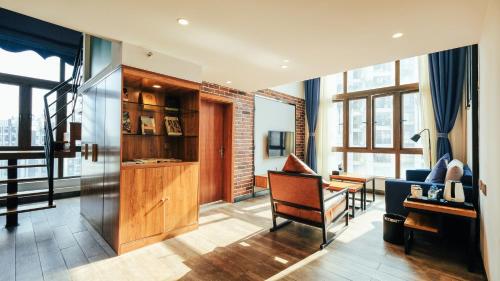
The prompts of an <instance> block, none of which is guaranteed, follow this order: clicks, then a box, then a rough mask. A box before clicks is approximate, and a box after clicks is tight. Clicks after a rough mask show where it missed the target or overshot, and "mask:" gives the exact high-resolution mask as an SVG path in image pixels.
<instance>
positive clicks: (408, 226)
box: [403, 200, 477, 271]
mask: <svg viewBox="0 0 500 281" xmlns="http://www.w3.org/2000/svg"><path fill="white" fill-rule="evenodd" d="M403 206H404V207H405V208H407V209H408V210H409V211H410V213H409V215H408V217H407V218H406V220H405V224H404V226H405V253H406V254H410V250H411V245H412V242H413V232H414V231H423V232H427V233H433V234H436V235H439V234H440V233H441V232H442V226H441V224H442V223H441V222H442V217H443V216H455V217H461V218H464V219H466V220H468V222H469V237H468V246H467V259H468V268H469V271H472V270H473V267H474V262H475V256H476V251H475V244H476V243H475V236H476V219H477V212H476V210H474V209H472V210H470V209H463V208H456V207H450V206H443V205H436V204H429V203H423V202H415V201H408V200H405V201H404V202H403Z"/></svg>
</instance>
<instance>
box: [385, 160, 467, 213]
mask: <svg viewBox="0 0 500 281" xmlns="http://www.w3.org/2000/svg"><path fill="white" fill-rule="evenodd" d="M430 172H431V170H430V169H418V170H407V171H406V180H396V179H391V180H389V179H388V180H386V181H385V211H386V213H393V214H400V215H403V216H406V215H408V211H407V210H406V209H405V208H404V207H403V201H404V200H405V198H406V197H407V196H408V195H409V194H410V190H411V185H412V184H418V185H420V186H421V187H422V190H423V194H424V196H426V195H427V191H428V190H429V188H430V187H431V186H432V185H433V184H432V183H426V182H424V181H425V178H426V177H427V175H428V174H429V173H430ZM461 181H462V184H463V186H464V193H465V201H467V202H472V171H471V170H470V168H469V167H468V166H464V175H463V177H462V180H461ZM435 185H436V186H437V187H439V188H441V189H444V184H435ZM441 195H442V194H441Z"/></svg>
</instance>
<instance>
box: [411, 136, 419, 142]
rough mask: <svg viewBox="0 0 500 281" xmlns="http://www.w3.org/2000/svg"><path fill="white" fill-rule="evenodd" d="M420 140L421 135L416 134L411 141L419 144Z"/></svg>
mask: <svg viewBox="0 0 500 281" xmlns="http://www.w3.org/2000/svg"><path fill="white" fill-rule="evenodd" d="M419 139H420V134H415V135H413V137H411V140H412V141H414V142H417V141H418V140H419Z"/></svg>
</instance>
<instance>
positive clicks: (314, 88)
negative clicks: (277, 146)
mask: <svg viewBox="0 0 500 281" xmlns="http://www.w3.org/2000/svg"><path fill="white" fill-rule="evenodd" d="M319 84H320V78H315V79H310V80H306V81H305V88H306V93H305V97H306V117H307V125H308V126H309V139H308V143H307V158H306V163H307V164H308V165H309V167H311V169H313V170H314V171H315V172H317V158H316V141H315V140H316V137H315V133H316V124H317V123H318V122H317V121H318V111H319V99H320V95H319Z"/></svg>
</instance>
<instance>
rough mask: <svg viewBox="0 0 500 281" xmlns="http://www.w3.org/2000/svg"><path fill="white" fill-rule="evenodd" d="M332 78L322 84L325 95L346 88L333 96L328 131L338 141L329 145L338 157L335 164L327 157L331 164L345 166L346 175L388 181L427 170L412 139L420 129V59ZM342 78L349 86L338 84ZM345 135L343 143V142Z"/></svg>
mask: <svg viewBox="0 0 500 281" xmlns="http://www.w3.org/2000/svg"><path fill="white" fill-rule="evenodd" d="M397 71H399V73H397ZM334 76H335V77H337V78H333V76H332V75H330V76H327V77H326V78H325V79H326V80H327V81H326V82H325V83H326V85H328V86H325V87H327V89H337V90H338V89H341V88H342V86H343V85H344V83H347V85H346V86H347V87H344V91H342V92H340V93H337V94H332V95H333V96H332V100H333V106H332V113H331V114H330V115H329V126H330V128H329V129H330V131H332V132H333V134H335V135H336V136H338V137H334V141H332V143H331V145H332V151H333V152H334V153H338V155H336V156H335V157H337V158H335V159H333V158H332V157H333V156H328V159H329V161H335V162H344V161H345V162H346V163H343V164H344V165H345V167H346V171H348V172H352V173H360V174H373V175H378V176H386V177H402V176H404V174H405V172H404V171H405V170H406V169H412V168H417V167H425V165H424V164H423V157H422V146H421V143H420V142H419V143H414V142H413V141H412V140H411V139H410V138H411V137H412V136H413V135H414V134H415V133H418V132H419V131H420V129H421V127H422V124H421V104H420V93H419V88H418V58H408V59H404V60H401V61H395V62H389V63H383V64H378V65H374V66H369V67H363V68H359V69H355V70H352V71H347V72H344V73H343V75H341V74H335V75H334ZM342 76H344V77H347V80H346V81H343V80H341V79H340V77H342ZM332 85H335V86H332ZM333 92H336V91H334V90H329V91H328V93H333ZM344 105H346V106H344ZM345 111H347V112H345ZM343 116H347V117H348V118H347V120H344V118H343ZM345 134H347V138H348V142H347V143H344V142H343V136H344V135H345ZM342 159H343V160H342ZM329 165H331V166H335V165H333V163H330V162H329ZM334 168H336V167H334Z"/></svg>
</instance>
